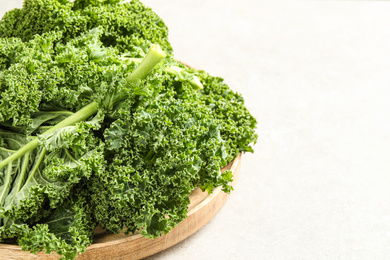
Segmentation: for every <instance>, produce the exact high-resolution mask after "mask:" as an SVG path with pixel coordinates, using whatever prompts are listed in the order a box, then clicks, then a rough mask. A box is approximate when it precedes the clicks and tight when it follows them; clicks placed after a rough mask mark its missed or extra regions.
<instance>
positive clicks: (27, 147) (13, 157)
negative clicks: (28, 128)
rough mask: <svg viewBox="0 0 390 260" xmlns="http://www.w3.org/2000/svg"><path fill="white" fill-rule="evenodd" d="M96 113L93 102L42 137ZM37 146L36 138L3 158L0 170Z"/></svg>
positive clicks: (95, 104)
mask: <svg viewBox="0 0 390 260" xmlns="http://www.w3.org/2000/svg"><path fill="white" fill-rule="evenodd" d="M97 111H98V104H97V103H96V102H95V101H94V102H92V103H90V104H89V105H87V106H85V107H83V108H82V109H80V110H79V111H77V112H76V113H74V114H73V115H71V116H69V117H67V118H66V119H64V120H62V121H61V122H59V123H58V124H56V125H55V126H53V127H51V128H50V129H48V130H47V131H45V132H44V133H43V134H42V135H46V134H50V133H51V132H54V131H55V130H57V129H60V128H62V127H65V126H71V125H74V124H76V123H78V122H81V121H84V120H86V119H87V118H88V117H90V116H92V115H93V114H95V113H96V112H97ZM38 146H39V141H38V138H36V139H34V140H32V141H30V142H28V143H27V144H26V145H24V146H23V147H21V148H20V149H19V150H17V151H16V152H15V153H13V154H12V155H10V156H8V157H7V158H5V159H4V160H3V161H1V162H0V169H2V168H4V167H5V166H6V165H7V164H9V163H11V162H13V161H14V160H16V159H18V158H20V157H22V156H23V155H25V154H26V153H27V152H29V151H32V150H34V149H35V148H37V147H38Z"/></svg>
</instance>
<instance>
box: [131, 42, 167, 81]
mask: <svg viewBox="0 0 390 260" xmlns="http://www.w3.org/2000/svg"><path fill="white" fill-rule="evenodd" d="M165 56H166V54H165V52H164V51H163V50H161V48H160V46H159V45H157V44H152V45H150V48H149V51H148V53H147V54H146V56H145V58H144V59H143V60H142V62H141V64H140V65H139V66H138V67H137V68H136V69H135V70H134V71H133V72H132V73H131V74H130V75H129V76H128V77H127V78H126V80H127V82H129V83H135V82H136V81H137V80H140V79H143V78H145V77H146V75H148V74H149V72H150V71H151V70H152V69H153V68H154V66H156V65H157V63H159V62H160V61H161V60H162V59H163V58H165Z"/></svg>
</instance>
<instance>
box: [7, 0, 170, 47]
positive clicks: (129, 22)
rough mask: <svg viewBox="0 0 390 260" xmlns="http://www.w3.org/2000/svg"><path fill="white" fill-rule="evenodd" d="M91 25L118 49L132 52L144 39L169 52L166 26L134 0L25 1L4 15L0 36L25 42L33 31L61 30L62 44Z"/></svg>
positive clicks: (82, 32)
mask: <svg viewBox="0 0 390 260" xmlns="http://www.w3.org/2000/svg"><path fill="white" fill-rule="evenodd" d="M140 21H142V22H140ZM95 27H101V28H102V29H103V31H104V34H103V35H102V36H101V41H102V42H103V44H104V45H105V46H112V47H114V48H116V49H117V50H118V51H120V52H131V51H135V50H137V48H135V49H134V47H133V46H140V43H141V42H142V41H144V40H145V41H147V42H149V43H150V42H151V43H155V44H159V45H160V46H161V47H162V49H163V50H164V51H165V52H167V53H171V52H172V48H171V45H170V43H169V41H168V29H167V27H166V25H165V24H164V22H163V21H162V20H161V19H160V18H159V17H158V16H157V14H156V13H154V12H153V11H152V10H151V9H150V8H147V7H145V5H144V4H143V3H141V2H140V1H138V0H133V1H131V2H125V3H122V2H121V1H118V0H76V1H74V2H71V1H68V0H25V2H24V6H23V8H21V9H14V10H12V11H9V12H7V13H6V14H5V15H4V17H3V19H2V20H1V22H0V37H3V38H7V37H18V38H21V39H22V40H23V41H28V40H31V39H32V38H33V36H34V35H35V34H43V33H46V32H52V31H54V32H62V33H63V34H62V37H61V39H59V41H60V42H62V43H65V42H68V41H69V40H71V39H74V38H76V37H78V36H80V35H82V34H84V33H87V32H88V31H89V30H91V29H93V28H95Z"/></svg>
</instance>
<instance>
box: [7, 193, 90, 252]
mask: <svg viewBox="0 0 390 260" xmlns="http://www.w3.org/2000/svg"><path fill="white" fill-rule="evenodd" d="M19 227H20V225H19V226H18V225H14V230H19V233H20V235H19V236H18V244H19V245H20V246H22V249H23V250H29V251H30V252H31V253H37V252H39V251H45V252H46V253H51V252H56V253H57V254H58V255H60V256H62V257H61V259H74V258H75V257H76V256H77V255H78V254H80V253H82V252H84V251H85V248H86V247H87V246H89V245H90V244H91V243H92V238H93V230H94V228H95V227H96V221H95V220H94V219H93V217H92V208H91V205H90V204H89V196H88V193H87V189H86V187H85V185H80V186H78V187H77V188H75V189H74V190H73V192H72V195H71V196H70V197H69V199H68V200H67V201H66V202H65V203H63V204H62V205H60V206H58V207H57V208H56V209H55V210H54V211H53V212H52V213H51V214H50V215H49V216H48V217H47V218H45V219H42V220H41V221H39V222H38V223H34V225H33V226H31V227H29V226H27V225H24V227H23V229H22V230H21V231H20V228H19ZM17 228H19V229H17Z"/></svg>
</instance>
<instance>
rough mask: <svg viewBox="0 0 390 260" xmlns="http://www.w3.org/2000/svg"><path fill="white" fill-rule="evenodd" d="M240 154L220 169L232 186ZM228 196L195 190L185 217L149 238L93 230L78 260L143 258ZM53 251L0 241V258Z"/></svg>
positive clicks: (198, 223)
mask: <svg viewBox="0 0 390 260" xmlns="http://www.w3.org/2000/svg"><path fill="white" fill-rule="evenodd" d="M241 156H242V155H241V154H240V155H239V156H237V157H236V158H235V159H234V160H233V161H232V162H230V163H229V164H228V165H227V166H226V167H224V168H223V169H222V170H226V169H230V170H231V171H232V172H233V175H234V181H233V184H232V185H233V186H234V184H235V182H236V181H237V177H238V174H239V171H240V167H241ZM228 198H229V195H228V194H226V193H224V192H223V191H221V188H216V189H215V190H214V192H213V193H212V194H208V193H207V192H202V191H201V190H200V189H199V188H197V189H195V190H194V191H193V192H192V193H191V195H190V201H191V204H190V205H189V211H188V217H187V218H186V219H185V220H184V221H182V222H181V223H180V224H179V225H178V226H176V227H175V228H173V229H172V230H171V231H170V232H169V233H168V234H166V235H163V236H161V237H158V238H155V239H150V238H145V237H143V236H142V235H141V234H134V235H127V236H126V235H125V234H123V233H120V234H107V233H105V232H104V230H102V229H99V228H97V229H96V230H95V238H94V239H95V241H94V243H93V244H92V245H90V246H89V247H88V248H87V249H86V251H85V253H83V254H81V255H79V256H78V257H77V260H86V259H94V260H106V259H117V260H119V259H126V260H127V259H142V258H144V257H147V256H151V255H153V254H156V253H158V252H161V251H163V250H165V249H167V248H169V247H171V246H173V245H175V244H177V243H179V242H180V241H182V240H184V239H185V238H187V237H189V236H191V235H192V234H194V233H195V232H196V231H198V230H199V229H200V228H201V227H203V226H204V225H205V224H207V223H208V222H209V221H210V220H211V219H212V218H213V217H214V216H215V215H216V214H217V213H218V211H219V210H220V209H221V208H222V206H223V204H224V203H225V202H226V200H227V199H228ZM58 258H59V256H58V255H56V254H51V255H49V254H45V253H42V252H39V253H38V254H37V255H34V254H30V253H29V252H24V251H23V250H22V249H21V247H19V246H17V245H9V244H1V243H0V259H1V260H3V259H4V260H5V259H7V260H13V259H15V260H16V259H18V260H19V259H44V260H49V259H50V260H51V259H58Z"/></svg>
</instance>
